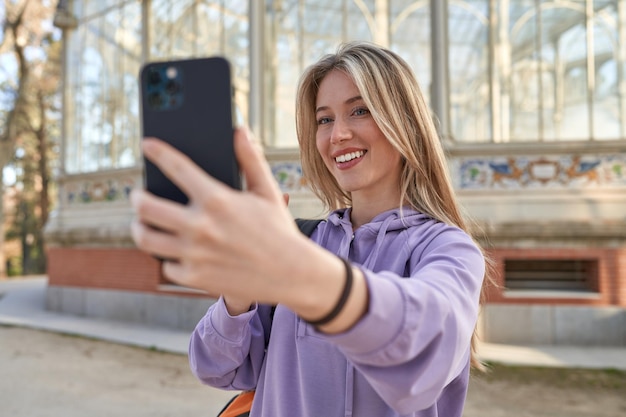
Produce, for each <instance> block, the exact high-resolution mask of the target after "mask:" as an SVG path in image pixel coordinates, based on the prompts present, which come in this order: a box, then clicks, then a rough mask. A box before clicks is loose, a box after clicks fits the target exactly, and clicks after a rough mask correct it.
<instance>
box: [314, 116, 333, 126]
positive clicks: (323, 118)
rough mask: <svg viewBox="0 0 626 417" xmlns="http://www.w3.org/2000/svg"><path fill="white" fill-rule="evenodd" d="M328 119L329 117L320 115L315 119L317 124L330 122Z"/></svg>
mask: <svg viewBox="0 0 626 417" xmlns="http://www.w3.org/2000/svg"><path fill="white" fill-rule="evenodd" d="M330 121H331V120H330V117H320V118H319V119H317V124H318V125H325V124H326V123H330Z"/></svg>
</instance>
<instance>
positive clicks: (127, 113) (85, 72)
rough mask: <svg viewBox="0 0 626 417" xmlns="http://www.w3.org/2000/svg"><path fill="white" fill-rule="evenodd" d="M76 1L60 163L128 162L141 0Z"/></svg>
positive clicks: (134, 140) (132, 160) (133, 150)
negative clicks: (113, 3) (117, 0)
mask: <svg viewBox="0 0 626 417" xmlns="http://www.w3.org/2000/svg"><path fill="white" fill-rule="evenodd" d="M78 3H80V4H77V7H76V9H75V10H74V12H75V13H76V16H77V17H78V19H79V26H78V28H77V29H76V30H75V32H74V35H73V36H71V37H70V40H69V42H68V62H67V64H68V65H67V71H68V77H67V79H68V83H69V85H68V91H70V92H71V93H70V94H68V102H67V111H66V115H67V126H68V134H67V137H66V139H65V143H66V155H65V169H66V171H67V172H68V173H76V172H89V171H96V170H100V169H112V168H120V167H125V166H132V165H134V164H136V163H137V153H138V140H139V129H138V119H137V118H138V107H137V94H138V93H137V85H136V84H137V82H136V77H137V74H138V73H139V67H140V64H141V3H140V2H139V1H135V2H125V3H123V4H121V5H120V6H119V7H110V2H106V1H97V0H91V1H89V0H87V1H83V2H78ZM105 5H108V7H104V6H105ZM130 79H132V80H133V82H130Z"/></svg>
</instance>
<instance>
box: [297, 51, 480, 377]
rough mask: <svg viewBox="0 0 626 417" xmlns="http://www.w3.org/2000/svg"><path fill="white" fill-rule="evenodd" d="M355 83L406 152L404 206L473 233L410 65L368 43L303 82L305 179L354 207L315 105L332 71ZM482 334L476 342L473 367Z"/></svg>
mask: <svg viewBox="0 0 626 417" xmlns="http://www.w3.org/2000/svg"><path fill="white" fill-rule="evenodd" d="M334 70H339V71H343V72H344V73H345V74H347V75H348V76H349V77H350V78H351V79H352V80H353V81H354V83H355V85H356V87H357V89H358V90H359V92H360V94H361V96H362V98H363V101H364V102H365V104H366V106H367V107H368V110H369V111H370V112H371V114H372V117H373V118H374V121H375V122H376V124H377V125H378V127H379V128H380V130H381V131H382V132H383V134H384V135H385V137H386V138H387V139H388V140H389V142H390V143H391V145H392V146H393V147H394V148H395V149H396V150H397V151H398V152H399V153H400V155H401V159H402V173H401V179H400V187H401V188H400V190H401V199H400V201H398V207H399V208H402V207H404V206H407V205H408V206H410V207H412V208H414V209H415V210H417V211H420V212H422V213H424V214H427V215H429V216H431V217H433V218H434V219H437V220H439V221H442V222H444V223H446V224H450V225H454V226H457V227H459V228H461V229H463V230H465V231H466V232H468V233H469V230H468V226H467V225H466V222H465V220H464V218H463V215H462V213H461V210H460V206H459V204H458V203H457V199H456V196H455V193H454V188H453V186H452V182H451V180H450V177H449V171H448V168H447V162H446V158H445V154H444V151H443V147H442V145H441V141H440V138H439V135H438V133H437V130H436V128H435V125H434V122H433V119H432V116H431V113H430V109H429V108H428V105H427V104H426V101H425V99H424V95H423V93H422V91H421V89H420V87H419V85H418V83H417V80H416V78H415V75H414V74H413V71H412V69H411V68H410V66H409V65H408V64H407V63H406V61H404V59H402V58H401V57H400V56H399V55H397V54H396V53H394V52H392V51H390V50H388V49H385V48H382V47H380V46H377V45H374V44H372V43H368V42H351V43H346V44H343V45H341V46H340V47H339V49H338V50H337V52H336V53H334V54H329V55H326V56H324V57H322V58H321V59H320V60H319V61H318V62H316V63H315V64H313V65H311V66H310V67H308V68H307V69H306V70H305V72H304V73H303V74H302V76H301V78H300V83H299V86H298V92H297V96H296V131H297V135H298V142H299V144H300V159H301V163H302V171H303V174H304V177H305V178H306V180H307V181H308V183H309V185H310V186H311V189H312V190H313V192H314V193H315V194H316V195H317V196H318V197H319V198H320V199H321V200H322V202H323V203H324V204H325V205H326V208H327V209H329V210H332V209H337V208H341V207H346V206H351V203H352V201H351V197H350V194H349V193H346V192H345V191H344V190H342V189H341V188H340V187H339V185H338V184H337V182H336V181H335V178H334V177H333V175H332V174H331V173H330V171H329V170H328V169H327V168H326V166H325V165H324V162H323V160H322V157H321V155H320V154H319V152H318V151H317V147H316V140H315V136H316V131H317V120H316V118H315V105H316V99H317V93H318V90H319V86H320V83H321V81H322V80H323V79H324V77H325V76H326V75H327V74H329V73H330V72H331V71H334ZM475 340H476V332H474V337H473V339H472V364H473V365H474V366H477V367H480V364H479V362H478V360H477V358H476V355H475V349H474V347H475Z"/></svg>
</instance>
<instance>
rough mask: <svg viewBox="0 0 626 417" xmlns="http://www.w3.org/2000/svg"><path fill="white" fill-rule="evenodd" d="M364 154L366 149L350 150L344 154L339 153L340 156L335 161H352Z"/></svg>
mask: <svg viewBox="0 0 626 417" xmlns="http://www.w3.org/2000/svg"><path fill="white" fill-rule="evenodd" d="M363 155H365V151H358V152H350V153H347V154H344V155H339V156H338V157H336V158H335V161H336V162H339V163H341V162H349V161H352V160H353V159H357V158H360V157H362V156H363Z"/></svg>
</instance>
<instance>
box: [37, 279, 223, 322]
mask: <svg viewBox="0 0 626 417" xmlns="http://www.w3.org/2000/svg"><path fill="white" fill-rule="evenodd" d="M214 302H215V299H212V298H198V297H184V296H175V295H160V294H154V293H142V292H133V291H120V290H105V289H93V288H77V287H65V286H52V285H50V286H48V287H47V289H46V295H45V306H46V309H47V310H49V311H54V312H58V313H66V314H72V315H76V316H81V317H90V318H98V319H105V320H116V321H123V322H131V323H137V324H144V325H148V326H162V327H166V328H171V329H177V330H185V331H190V330H193V329H194V328H195V326H196V324H197V323H198V321H199V320H200V319H201V318H202V317H203V316H204V314H205V313H206V311H207V309H208V308H209V306H210V305H211V304H213V303H214Z"/></svg>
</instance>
